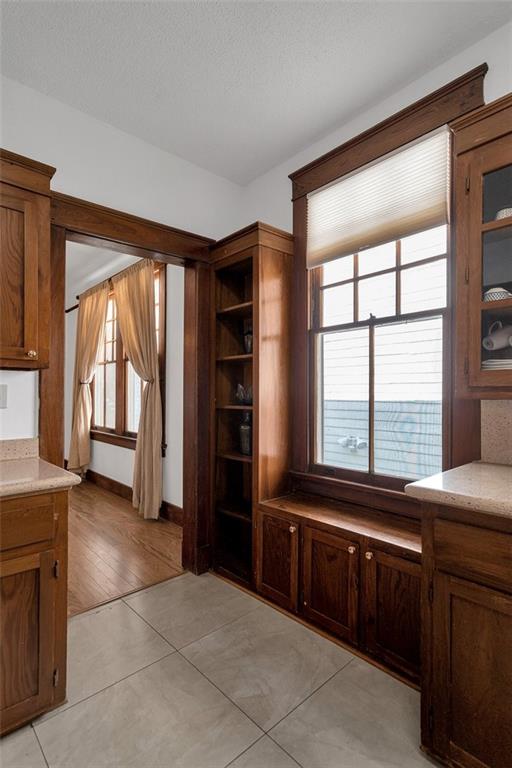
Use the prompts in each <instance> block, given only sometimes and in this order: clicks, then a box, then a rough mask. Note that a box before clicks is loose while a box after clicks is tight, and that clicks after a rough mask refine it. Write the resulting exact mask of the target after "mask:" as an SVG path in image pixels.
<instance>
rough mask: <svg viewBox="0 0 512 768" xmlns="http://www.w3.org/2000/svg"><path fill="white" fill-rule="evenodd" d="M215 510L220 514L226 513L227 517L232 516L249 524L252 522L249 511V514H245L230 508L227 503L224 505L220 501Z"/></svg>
mask: <svg viewBox="0 0 512 768" xmlns="http://www.w3.org/2000/svg"><path fill="white" fill-rule="evenodd" d="M217 512H218V513H219V514H221V515H226V516H227V517H234V518H235V519H236V520H242V522H244V523H249V525H251V524H252V517H251V513H250V512H249V514H246V513H244V512H242V511H240V510H239V509H232V508H231V507H230V506H229V505H224V504H222V503H218V504H217Z"/></svg>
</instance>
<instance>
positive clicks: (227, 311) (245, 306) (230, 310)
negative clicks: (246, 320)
mask: <svg viewBox="0 0 512 768" xmlns="http://www.w3.org/2000/svg"><path fill="white" fill-rule="evenodd" d="M251 314H252V301H244V302H242V303H241V304H233V305H232V306H230V307H224V308H223V309H218V310H217V317H224V316H229V317H250V316H251Z"/></svg>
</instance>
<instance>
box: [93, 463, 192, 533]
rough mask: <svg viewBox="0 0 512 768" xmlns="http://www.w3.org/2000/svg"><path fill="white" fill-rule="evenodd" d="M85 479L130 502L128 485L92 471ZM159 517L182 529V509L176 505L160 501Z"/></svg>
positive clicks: (130, 496)
mask: <svg viewBox="0 0 512 768" xmlns="http://www.w3.org/2000/svg"><path fill="white" fill-rule="evenodd" d="M85 478H86V480H89V482H91V483H94V484H95V485H98V486H99V487H100V488H104V489H105V490H106V491H110V492H111V493H115V494H117V495H118V496H122V498H123V499H128V501H131V500H132V489H131V487H130V486H129V485H125V484H124V483H120V482H118V481H117V480H113V479H112V478H111V477H106V476H105V475H101V474H100V473H99V472H95V471H94V470H93V469H88V470H87V473H86V475H85ZM160 516H161V517H163V518H165V519H166V520H170V522H171V523H176V525H180V526H182V527H183V509H182V507H177V506H176V504H171V503H170V502H169V501H162V506H161V507H160Z"/></svg>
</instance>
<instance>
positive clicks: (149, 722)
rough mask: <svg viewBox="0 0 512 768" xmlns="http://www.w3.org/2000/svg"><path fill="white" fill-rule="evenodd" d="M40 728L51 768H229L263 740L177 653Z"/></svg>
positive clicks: (72, 708)
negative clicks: (254, 744)
mask: <svg viewBox="0 0 512 768" xmlns="http://www.w3.org/2000/svg"><path fill="white" fill-rule="evenodd" d="M35 727H36V732H37V735H38V738H39V740H40V741H41V746H42V748H43V750H44V754H45V756H46V759H47V760H48V763H49V765H50V768H71V766H72V767H73V768H92V767H94V768H106V767H107V766H108V768H113V766H116V767H117V768H120V767H121V766H122V768H164V767H165V768H171V766H172V768H224V766H226V765H227V764H228V763H229V762H230V761H232V760H233V759H234V758H235V757H236V756H237V755H239V754H240V753H241V752H243V750H245V749H246V748H247V747H249V746H250V745H251V744H252V743H253V742H254V741H256V740H257V739H258V738H259V737H260V736H261V731H260V730H259V729H258V728H257V727H256V726H255V725H254V723H252V722H251V721H250V720H248V719H247V718H246V717H245V716H244V715H243V714H242V712H240V710H239V709H237V708H236V707H235V706H234V705H233V704H232V703H231V702H229V701H228V700H227V699H226V698H225V697H224V696H223V695H222V694H221V693H220V692H219V691H218V690H217V689H216V688H215V687H214V686H213V685H211V683H209V682H208V680H206V679H205V678H204V677H203V676H202V675H200V674H199V672H197V670H196V669H194V668H193V667H192V666H191V665H190V664H189V663H188V662H187V661H186V660H185V659H184V658H183V657H182V656H180V655H179V654H177V653H175V654H172V655H171V656H168V657H166V658H165V659H162V660H161V661H157V662H156V663H155V664H153V665H152V666H150V667H148V668H147V669H143V670H141V671H140V672H137V673H136V674H134V675H132V676H131V677H128V678H126V679H125V680H123V681H121V682H120V683H117V684H116V685H113V686H111V687H110V688H107V689H106V690H104V691H102V692H100V693H98V694H96V695H95V696H93V697H91V698H89V699H86V700H85V701H82V702H81V703H79V704H76V705H75V706H74V707H71V708H70V709H67V710H66V711H65V712H61V713H59V714H58V715H56V716H55V717H52V718H51V719H49V720H46V721H44V722H42V723H38V724H36V726H35Z"/></svg>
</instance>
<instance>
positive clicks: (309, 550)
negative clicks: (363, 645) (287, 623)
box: [303, 525, 359, 644]
mask: <svg viewBox="0 0 512 768" xmlns="http://www.w3.org/2000/svg"><path fill="white" fill-rule="evenodd" d="M303 578H304V588H303V595H304V600H303V613H304V615H305V616H306V617H307V618H308V619H311V621H314V622H315V623H316V624H319V625H320V626H323V627H325V628H326V629H328V630H329V631H330V632H333V633H334V634H335V635H337V636H338V637H341V638H343V639H344V640H348V641H349V642H351V643H354V644H355V643H357V638H358V606H359V544H358V542H357V541H352V540H350V539H347V538H344V537H343V536H338V535H333V534H332V533H326V532H325V531H320V530H317V529H316V528H312V527H311V526H309V525H307V526H305V527H304V534H303Z"/></svg>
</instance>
